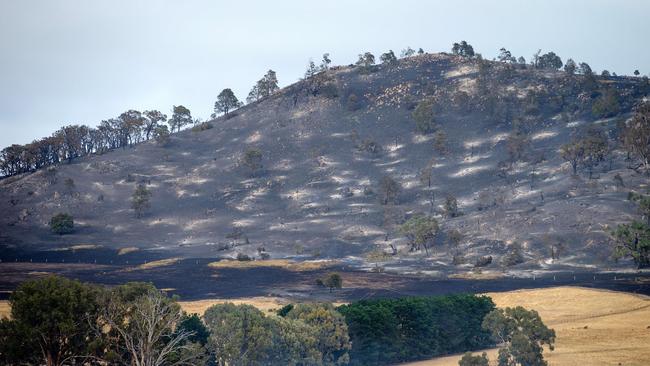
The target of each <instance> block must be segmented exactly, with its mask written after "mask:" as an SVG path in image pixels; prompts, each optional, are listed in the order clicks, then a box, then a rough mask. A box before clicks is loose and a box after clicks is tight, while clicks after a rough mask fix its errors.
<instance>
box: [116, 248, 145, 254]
mask: <svg viewBox="0 0 650 366" xmlns="http://www.w3.org/2000/svg"><path fill="white" fill-rule="evenodd" d="M139 250H140V248H137V247H125V248H120V249H119V250H118V251H117V255H125V254H129V253H133V252H137V251H139Z"/></svg>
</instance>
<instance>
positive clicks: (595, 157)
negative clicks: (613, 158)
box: [560, 127, 609, 178]
mask: <svg viewBox="0 0 650 366" xmlns="http://www.w3.org/2000/svg"><path fill="white" fill-rule="evenodd" d="M608 152H609V146H608V141H607V136H606V135H605V133H604V131H603V130H601V129H598V128H595V127H590V128H588V129H586V130H584V131H583V132H582V133H581V134H579V135H578V136H576V137H574V138H573V140H572V141H571V142H570V143H568V144H565V145H562V146H561V147H560V154H561V156H562V158H563V159H564V160H566V161H568V162H569V163H570V164H571V167H572V168H573V174H577V173H578V168H579V167H580V166H584V167H585V168H587V169H588V170H589V178H591V175H592V172H593V168H594V167H595V166H597V165H598V164H599V163H600V162H601V161H603V160H604V159H605V156H606V155H607V153H608Z"/></svg>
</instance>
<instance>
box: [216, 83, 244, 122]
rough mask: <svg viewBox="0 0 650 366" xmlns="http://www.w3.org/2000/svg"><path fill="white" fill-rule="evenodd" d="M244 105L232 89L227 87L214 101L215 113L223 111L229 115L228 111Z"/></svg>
mask: <svg viewBox="0 0 650 366" xmlns="http://www.w3.org/2000/svg"><path fill="white" fill-rule="evenodd" d="M241 106H242V103H241V102H240V101H239V99H237V97H236V96H235V93H233V91H232V89H230V88H226V89H224V90H222V91H221V93H219V95H218V96H217V101H216V102H214V113H215V114H218V113H222V112H223V114H225V115H226V116H228V112H230V111H231V110H233V109H237V108H239V107H241Z"/></svg>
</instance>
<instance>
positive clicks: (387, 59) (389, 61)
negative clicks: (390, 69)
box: [379, 50, 397, 66]
mask: <svg viewBox="0 0 650 366" xmlns="http://www.w3.org/2000/svg"><path fill="white" fill-rule="evenodd" d="M379 60H381V63H382V64H383V65H388V66H391V65H395V64H396V63H397V57H396V56H395V53H394V52H393V50H388V52H386V53H383V54H382V55H381V56H379Z"/></svg>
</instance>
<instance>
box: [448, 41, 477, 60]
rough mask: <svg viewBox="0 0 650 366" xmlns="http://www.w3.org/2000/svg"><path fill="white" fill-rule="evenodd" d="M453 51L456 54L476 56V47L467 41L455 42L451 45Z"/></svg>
mask: <svg viewBox="0 0 650 366" xmlns="http://www.w3.org/2000/svg"><path fill="white" fill-rule="evenodd" d="M451 52H452V53H453V54H454V55H458V56H462V57H474V55H475V53H474V47H472V45H470V44H469V43H467V42H466V41H461V42H460V43H454V44H453V45H452V47H451Z"/></svg>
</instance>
